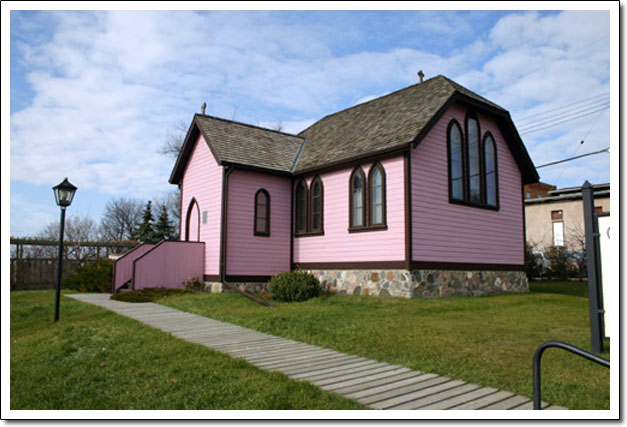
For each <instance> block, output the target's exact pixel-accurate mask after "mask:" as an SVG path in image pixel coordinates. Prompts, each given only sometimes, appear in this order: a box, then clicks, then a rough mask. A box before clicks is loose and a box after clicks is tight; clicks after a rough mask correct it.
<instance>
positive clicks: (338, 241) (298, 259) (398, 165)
mask: <svg viewBox="0 0 627 427" xmlns="http://www.w3.org/2000/svg"><path fill="white" fill-rule="evenodd" d="M372 164H373V163H372V162H368V163H364V164H362V165H361V167H362V169H363V170H364V173H365V174H366V176H368V172H369V170H370V167H371V166H372ZM381 164H382V165H383V168H384V169H385V174H386V190H387V198H386V200H387V225H388V229H387V230H381V231H365V232H360V233H349V232H348V226H349V223H348V214H349V212H348V209H349V200H348V189H349V178H350V175H351V172H352V171H353V169H354V167H350V168H346V169H341V170H338V171H333V172H328V173H323V174H321V175H320V178H321V179H322V184H323V186H324V197H323V205H324V210H323V223H324V235H323V236H309V237H296V238H294V262H295V263H319V262H364V261H403V260H404V259H405V223H404V218H405V199H404V191H405V186H404V180H403V156H402V155H401V156H397V157H393V158H390V159H386V160H383V161H381ZM311 178H312V177H309V179H308V181H307V182H308V184H309V183H311Z"/></svg>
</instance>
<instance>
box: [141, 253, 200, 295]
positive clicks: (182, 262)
mask: <svg viewBox="0 0 627 427" xmlns="http://www.w3.org/2000/svg"><path fill="white" fill-rule="evenodd" d="M204 249H205V244H204V243H200V242H161V243H159V244H158V245H156V246H155V247H153V248H152V249H150V250H149V251H147V252H146V253H145V254H144V255H142V256H141V257H139V258H137V259H136V260H135V262H134V267H133V289H135V290H138V289H144V288H161V287H163V288H184V286H183V282H184V281H185V280H188V279H190V278H193V277H198V278H200V280H201V281H202V277H203V256H204Z"/></svg>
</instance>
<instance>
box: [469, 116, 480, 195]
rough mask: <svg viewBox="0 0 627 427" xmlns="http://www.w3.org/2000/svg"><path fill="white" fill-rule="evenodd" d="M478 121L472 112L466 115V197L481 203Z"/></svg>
mask: <svg viewBox="0 0 627 427" xmlns="http://www.w3.org/2000/svg"><path fill="white" fill-rule="evenodd" d="M479 135H480V130H479V121H478V120H477V118H476V117H475V116H474V115H473V114H470V113H469V114H468V115H467V116H466V140H467V147H468V160H467V162H468V199H469V200H470V201H471V202H474V203H481V147H480V145H479V138H480V136H479Z"/></svg>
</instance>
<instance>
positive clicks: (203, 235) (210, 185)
mask: <svg viewBox="0 0 627 427" xmlns="http://www.w3.org/2000/svg"><path fill="white" fill-rule="evenodd" d="M192 197H194V198H196V201H197V202H198V208H199V213H198V214H196V213H194V214H192V218H191V220H190V234H191V233H192V232H193V231H195V227H197V226H198V225H197V224H198V216H197V215H200V241H201V242H204V243H205V262H204V274H210V275H216V274H219V271H220V222H221V208H222V167H221V166H220V165H218V163H217V162H216V160H215V158H214V157H213V154H211V150H210V149H209V147H208V146H207V143H206V142H205V139H204V138H203V137H202V135H200V136H199V137H198V140H197V141H196V145H195V146H194V150H193V152H192V155H191V157H190V159H189V162H188V163H187V167H186V169H185V172H184V174H183V189H182V194H181V198H182V203H181V206H182V208H183V212H182V214H181V239H185V226H186V224H185V222H186V219H187V209H188V207H189V203H190V201H191V199H192ZM205 211H206V212H207V214H206V218H207V222H206V224H203V221H202V219H203V212H205ZM193 235H194V236H195V235H196V234H193ZM194 240H195V239H194Z"/></svg>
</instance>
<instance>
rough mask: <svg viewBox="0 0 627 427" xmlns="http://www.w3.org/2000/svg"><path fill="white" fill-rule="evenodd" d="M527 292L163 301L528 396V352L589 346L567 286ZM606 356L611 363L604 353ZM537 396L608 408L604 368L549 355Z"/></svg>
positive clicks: (581, 304) (583, 307)
mask: <svg viewBox="0 0 627 427" xmlns="http://www.w3.org/2000/svg"><path fill="white" fill-rule="evenodd" d="M569 285H571V284H569ZM572 285H573V286H581V284H572ZM551 288H553V293H549V291H550V290H551ZM532 289H533V290H534V291H532V292H530V293H527V294H515V295H500V296H490V297H472V298H450V299H443V300H423V299H413V300H409V299H402V298H380V297H368V296H339V295H337V296H332V297H321V298H315V299H312V300H309V301H305V302H300V303H276V306H275V307H274V308H268V307H264V306H261V305H259V304H257V303H255V302H253V301H251V300H249V299H247V298H245V297H243V296H242V295H239V294H235V293H229V294H209V293H197V294H193V295H181V296H176V297H169V298H165V299H163V300H160V301H159V302H160V303H162V304H165V305H168V306H170V307H175V308H179V309H181V310H185V311H188V312H191V313H196V314H200V315H203V316H207V317H211V318H214V319H219V320H223V321H227V322H232V323H235V324H238V325H242V326H246V327H249V328H252V329H256V330H259V331H263V332H266V333H270V334H274V335H279V336H283V337H287V338H292V339H295V340H299V341H304V342H307V343H311V344H316V345H321V346H324V347H328V348H333V349H336V350H339V351H343V352H346V353H350V354H356V355H360V356H364V357H369V358H373V359H377V360H380V361H385V362H389V363H394V364H399V365H403V366H406V367H408V368H412V369H418V370H421V371H425V372H431V373H436V374H440V375H446V376H450V377H453V378H456V379H461V380H465V381H468V382H473V383H477V384H480V385H483V386H489V387H494V388H498V389H503V390H507V391H510V392H514V393H517V394H521V395H525V396H529V397H531V396H532V390H533V387H532V364H533V354H534V352H535V350H536V348H537V347H538V346H539V345H540V344H541V343H543V342H545V341H548V340H553V339H556V340H562V341H566V342H569V343H571V344H574V345H576V346H579V347H583V348H585V349H588V350H589V349H590V332H589V326H588V322H589V317H588V316H589V315H588V301H587V298H584V297H581V296H574V295H564V293H566V291H565V289H567V285H566V284H564V283H555V282H553V283H545V284H542V283H534V284H532ZM568 292H570V291H568ZM608 347H609V345H608ZM603 356H604V357H609V351H606V352H605V353H604V354H603ZM542 392H543V400H545V401H547V402H550V403H552V404H556V405H561V406H565V407H568V408H571V409H608V408H609V370H608V369H606V368H604V367H601V366H599V365H596V364H593V363H591V362H589V361H587V360H584V359H581V358H579V357H577V356H574V355H572V354H570V353H566V352H564V351H562V350H557V349H549V350H547V351H546V352H545V354H544V357H543V359H542Z"/></svg>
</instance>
